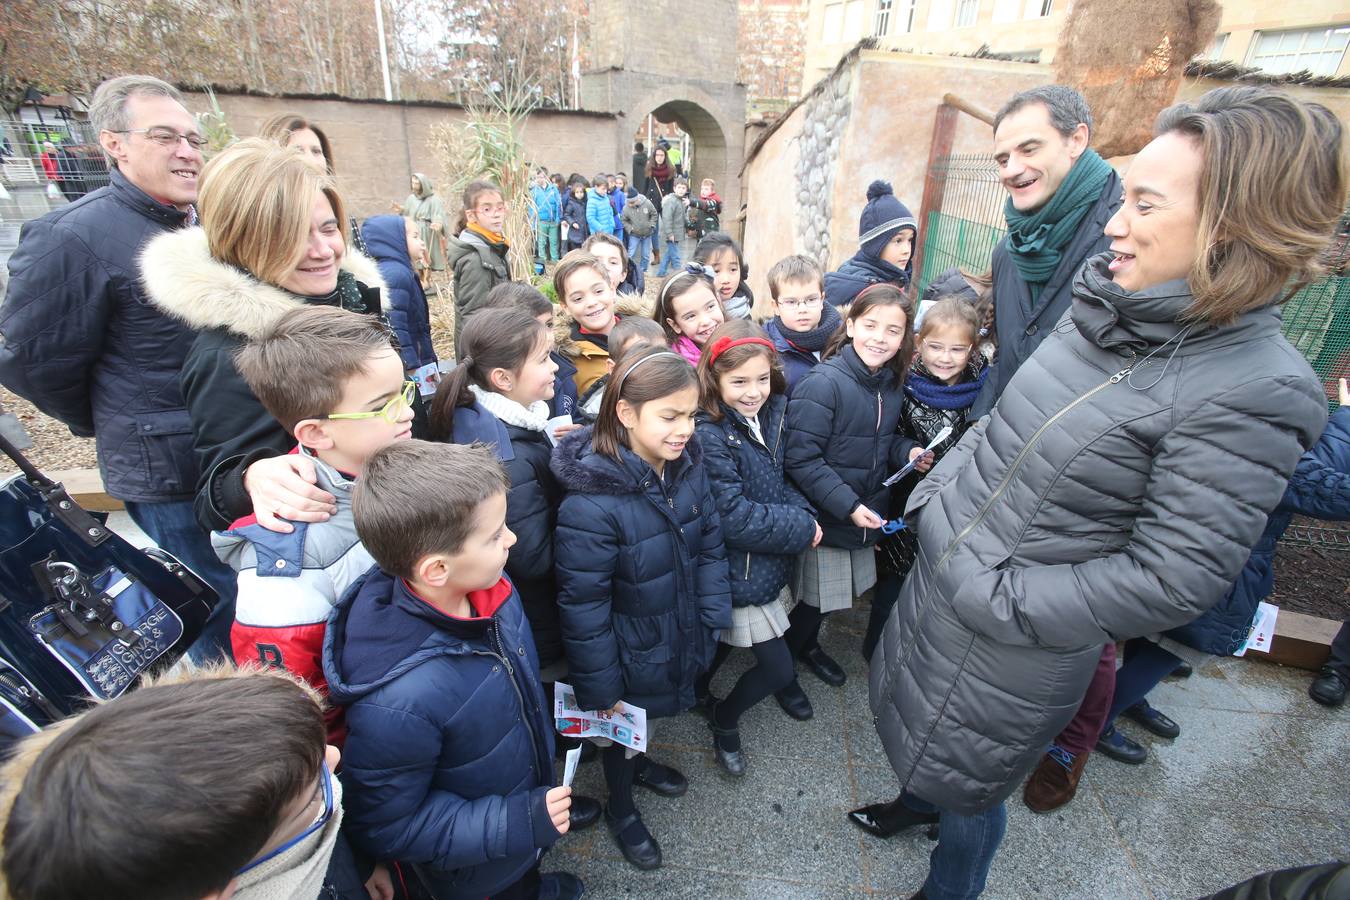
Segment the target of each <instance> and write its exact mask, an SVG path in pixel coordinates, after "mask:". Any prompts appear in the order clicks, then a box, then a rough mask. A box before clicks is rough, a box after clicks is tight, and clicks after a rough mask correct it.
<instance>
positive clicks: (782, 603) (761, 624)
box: [718, 587, 793, 647]
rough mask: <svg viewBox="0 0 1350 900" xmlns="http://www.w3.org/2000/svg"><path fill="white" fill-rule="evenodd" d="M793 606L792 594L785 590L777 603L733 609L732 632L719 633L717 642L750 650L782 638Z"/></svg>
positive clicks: (734, 607)
mask: <svg viewBox="0 0 1350 900" xmlns="http://www.w3.org/2000/svg"><path fill="white" fill-rule="evenodd" d="M792 606H793V600H792V592H791V591H789V590H788V589H787V588H786V587H784V588H783V591H782V593H780V594H779V595H778V597H777V598H776V599H774V600H773V601H771V602H769V603H766V604H764V605H763V606H733V607H732V608H731V628H730V629H729V630H727V631H724V632H722V633H721V635H719V636H718V640H720V641H721V642H722V643H724V644H729V645H731V646H732V647H753V646H755V644H762V643H764V642H765V641H771V640H773V639H774V638H779V637H782V636H783V635H785V634H787V630H788V612H789V611H790V610H791V609H792Z"/></svg>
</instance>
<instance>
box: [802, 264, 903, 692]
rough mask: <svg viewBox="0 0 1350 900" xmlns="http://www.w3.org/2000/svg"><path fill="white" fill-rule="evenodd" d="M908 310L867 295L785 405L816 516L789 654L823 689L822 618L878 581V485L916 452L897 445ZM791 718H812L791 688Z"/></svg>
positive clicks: (832, 680)
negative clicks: (815, 540)
mask: <svg viewBox="0 0 1350 900" xmlns="http://www.w3.org/2000/svg"><path fill="white" fill-rule="evenodd" d="M912 313H913V304H912V302H911V301H910V299H909V297H908V296H907V295H906V294H904V293H903V292H902V291H901V290H900V289H899V288H897V287H895V286H894V285H891V284H874V285H871V286H870V287H867V288H865V289H864V290H863V291H862V292H861V293H859V294H858V296H857V298H856V299H855V300H854V301H853V303H852V305H851V306H849V309H848V314H847V316H846V317H845V319H844V327H843V328H842V329H841V330H840V332H839V333H838V334H836V335H835V337H834V338H833V339H832V340H831V342H830V344H829V346H827V347H826V348H825V353H824V360H823V361H822V362H821V364H820V365H818V366H816V367H815V368H814V369H812V370H811V371H810V372H808V373H806V376H805V377H804V378H802V380H801V381H800V382H799V383H798V384H797V389H796V390H795V391H793V392H792V399H791V400H790V401H789V402H788V411H787V452H786V455H785V457H784V465H785V466H786V467H787V473H788V475H789V476H790V477H791V478H792V480H793V482H794V483H796V485H797V487H798V489H799V490H801V492H802V493H803V494H804V495H805V496H806V499H807V500H809V501H810V502H811V505H812V506H813V507H815V509H816V511H817V518H818V521H819V522H820V527H821V529H822V530H823V532H824V537H823V538H822V539H821V542H820V546H818V547H816V548H814V549H811V550H808V551H807V552H806V553H805V554H804V555H803V557H802V569H801V578H800V579H799V583H798V595H797V601H798V602H797V606H796V607H795V608H794V609H793V610H792V615H791V617H790V619H791V628H790V630H789V632H788V646H789V647H790V648H791V649H792V652H793V655H794V656H795V657H797V658H798V659H800V660H801V661H802V662H805V663H806V665H807V666H808V667H809V668H810V669H811V671H812V672H814V673H815V675H816V677H818V678H820V680H821V681H824V682H825V683H826V684H829V685H831V686H835V687H837V686H839V685H842V684H843V683H844V682H845V680H847V676H846V675H845V674H844V670H843V669H842V668H841V667H840V666H839V663H837V662H835V661H834V660H833V659H832V658H830V656H828V655H827V654H826V653H825V651H824V650H823V649H821V647H820V642H819V635H820V626H821V623H822V622H823V621H824V617H825V615H826V614H828V613H831V612H834V611H835V610H840V609H849V608H851V607H852V605H853V600H854V599H855V598H856V597H859V596H861V595H862V593H863V592H864V591H866V590H867V589H869V588H871V587H872V586H873V585H874V584H875V583H876V580H877V572H876V551H875V546H876V543H877V541H878V539H880V537H881V527H882V524H883V519H882V517H881V515H879V514H878V513H877V510H881V511H882V512H885V511H886V505H885V504H886V494H887V489H886V487H885V485H884V484H883V482H884V481H885V480H886V478H887V476H888V475H890V473H891V472H893V471H895V470H896V469H898V468H900V466H902V465H904V464H905V463H906V462H909V461H910V460H911V458H912V457H917V456H919V455H920V453H921V452H922V448H921V447H918V446H916V445H915V444H914V442H913V441H911V440H908V439H905V438H903V437H900V435H899V434H898V432H897V430H896V426H897V425H898V424H899V422H900V406H901V402H902V398H903V390H902V387H901V386H902V385H903V384H904V379H905V374H906V373H907V371H908V370H909V363H910V360H912V359H913V357H914V331H913V320H912V318H911V315H912ZM778 701H779V703H780V704H781V705H782V706H783V709H784V711H786V712H787V713H788V715H790V716H792V717H794V718H798V719H803V718H808V717H810V715H811V706H810V702H809V701H808V700H807V698H806V695H805V693H803V691H802V690H801V687H800V685H798V684H797V682H795V681H794V682H793V683H792V684H791V685H789V686H788V687H787V688H786V689H785V690H783V691H780V692H779V693H778Z"/></svg>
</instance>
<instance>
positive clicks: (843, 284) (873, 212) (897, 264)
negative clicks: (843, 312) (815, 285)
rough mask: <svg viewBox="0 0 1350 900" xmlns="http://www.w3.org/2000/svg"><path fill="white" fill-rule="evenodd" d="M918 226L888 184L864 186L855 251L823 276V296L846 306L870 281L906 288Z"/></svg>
mask: <svg viewBox="0 0 1350 900" xmlns="http://www.w3.org/2000/svg"><path fill="white" fill-rule="evenodd" d="M918 234H919V225H918V222H917V221H916V220H915V218H914V214H913V213H911V212H910V211H909V207H907V206H905V204H903V203H901V202H900V201H899V199H897V198H896V196H895V192H894V191H893V190H892V189H891V186H890V185H889V184H888V183H886V182H884V181H874V182H872V183H871V184H870V185H868V187H867V205H866V206H864V207H863V211H862V216H861V217H860V218H859V220H858V252H857V253H855V254H853V256H852V257H850V258H849V259H846V260H844V264H843V265H841V266H840V267H839V269H838V271H835V272H831V273H829V274H828V275H826V276H825V299H826V300H827V301H828V302H829V303H830V305H831V306H834V307H836V308H838V307H842V306H847V305H848V304H850V303H852V302H853V298H854V297H856V296H858V292H859V291H861V290H862V289H863V288H865V287H867V286H868V285H869V284H879V283H880V284H893V285H895V286H896V287H898V288H900V290H904V289H905V288H907V287H909V282H910V280H911V279H912V278H913V276H914V245H915V242H916V241H917V239H918Z"/></svg>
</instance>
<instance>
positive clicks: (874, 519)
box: [849, 504, 883, 529]
mask: <svg viewBox="0 0 1350 900" xmlns="http://www.w3.org/2000/svg"><path fill="white" fill-rule="evenodd" d="M849 519H850V520H851V521H852V522H853V524H854V525H857V526H858V527H859V528H873V529H876V528H880V527H881V526H882V524H883V523H882V519H881V516H879V515H877V514H876V513H874V512H872V511H871V510H870V509H868V508H867V507H866V506H862V505H861V504H860V505H859V506H858V508H857V509H855V510H854V511H853V512H851V513H849Z"/></svg>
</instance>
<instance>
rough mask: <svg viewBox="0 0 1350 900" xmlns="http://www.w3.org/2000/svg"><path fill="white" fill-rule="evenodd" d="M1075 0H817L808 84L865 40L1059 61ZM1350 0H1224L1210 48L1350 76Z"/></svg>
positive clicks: (1262, 62) (1280, 69)
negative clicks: (984, 49)
mask: <svg viewBox="0 0 1350 900" xmlns="http://www.w3.org/2000/svg"><path fill="white" fill-rule="evenodd" d="M1072 5H1073V4H1072V3H1071V2H1070V0H810V11H809V13H808V16H807V23H806V52H805V54H804V56H805V59H804V63H803V65H804V67H805V69H804V72H803V76H802V90H803V91H806V90H809V89H810V88H811V86H812V85H814V84H815V83H816V82H817V81H819V80H820V79H821V78H822V77H824V76H825V75H827V74H829V72H830V70H831V69H832V68H834V65H835V63H837V62H838V61H839V58H840V57H841V56H842V55H843V54H844V53H846V52H847V51H848V49H849V48H850V47H852V46H853V45H854V44H856V43H857V42H858V40H859V39H861V38H864V37H868V36H875V37H876V38H878V39H879V40H880V42H881V46H883V47H888V48H892V49H901V50H909V51H913V52H916V53H938V54H949V53H974V52H975V51H976V50H978V49H980V47H981V46H984V45H988V47H989V49H990V50H991V51H993V52H995V53H999V54H1008V55H1010V56H1011V57H1012V58H1014V59H1017V60H1020V61H1023V62H1039V63H1052V62H1054V59H1055V50H1056V47H1057V44H1058V42H1059V33H1060V29H1061V28H1062V27H1063V26H1064V20H1065V18H1066V17H1067V16H1068V12H1069V8H1070V7H1071V6H1072ZM1347 44H1350V6H1347V5H1346V3H1345V0H1286V2H1283V3H1279V4H1271V3H1268V2H1264V0H1224V3H1223V18H1222V19H1221V21H1220V23H1219V30H1218V33H1217V35H1216V36H1215V38H1214V42H1213V44H1212V45H1211V46H1210V49H1209V52H1208V54H1207V57H1208V58H1209V59H1213V60H1225V61H1229V62H1234V63H1237V64H1238V65H1243V66H1253V67H1257V68H1261V69H1264V70H1265V71H1267V72H1270V73H1272V74H1279V73H1285V72H1297V71H1300V70H1304V69H1306V70H1308V71H1310V72H1312V73H1313V74H1314V75H1327V76H1344V75H1350V54H1347V52H1346V47H1347Z"/></svg>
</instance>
